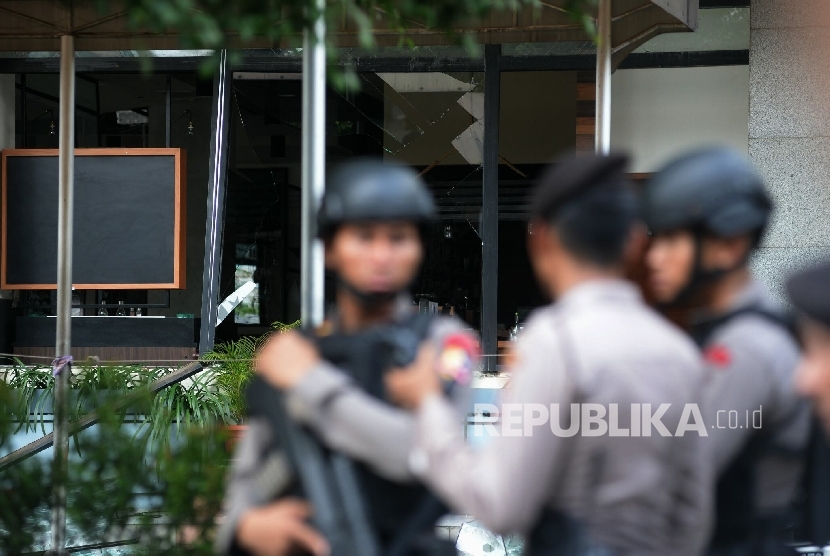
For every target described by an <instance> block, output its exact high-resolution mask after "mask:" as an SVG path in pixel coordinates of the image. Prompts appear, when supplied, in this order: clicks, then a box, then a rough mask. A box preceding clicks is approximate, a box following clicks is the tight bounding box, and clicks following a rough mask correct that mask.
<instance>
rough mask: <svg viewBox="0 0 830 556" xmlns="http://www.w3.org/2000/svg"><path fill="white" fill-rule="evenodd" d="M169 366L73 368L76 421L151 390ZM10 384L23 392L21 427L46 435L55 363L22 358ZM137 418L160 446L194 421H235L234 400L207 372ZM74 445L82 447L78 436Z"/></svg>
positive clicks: (18, 410)
mask: <svg viewBox="0 0 830 556" xmlns="http://www.w3.org/2000/svg"><path fill="white" fill-rule="evenodd" d="M169 372H170V369H167V368H164V367H141V366H138V365H87V364H81V365H76V366H73V367H72V373H73V374H72V378H71V380H70V415H69V419H70V421H75V420H77V419H79V418H80V417H82V416H83V415H85V414H87V413H89V412H91V411H93V410H95V409H97V408H99V407H101V406H102V405H103V404H105V403H106V402H110V401H114V400H116V399H118V398H120V397H122V396H124V395H126V394H127V393H129V392H131V391H135V390H140V389H142V388H147V387H148V386H149V385H150V384H151V383H153V382H154V381H156V380H158V379H160V378H161V377H163V376H164V375H165V374H167V373H169ZM7 380H8V382H9V386H11V388H12V389H14V391H15V393H16V394H17V403H16V404H15V414H16V415H17V420H18V431H19V430H24V431H25V432H31V431H36V430H37V429H38V428H39V429H40V431H41V433H42V434H46V432H47V431H46V426H45V423H46V421H47V416H48V415H50V414H51V412H52V400H53V397H54V386H55V381H54V379H53V377H52V369H51V367H38V366H35V367H29V366H26V365H23V364H22V363H20V362H18V364H17V365H16V366H15V367H13V368H12V369H11V370H10V371H8V375H7ZM151 400H152V401H151V402H150V403H149V404H148V405H146V406H145V407H144V408H143V409H142V410H141V413H140V414H137V415H136V416H135V418H136V419H138V422H139V425H140V427H139V429H140V430H141V431H144V430H145V429H146V430H147V431H148V434H147V435H146V436H144V437H142V438H144V441H145V442H147V443H149V445H151V446H153V447H154V448H155V449H157V450H162V449H164V448H165V447H166V446H167V445H168V444H169V442H170V440H171V434H170V433H171V430H172V433H173V434H172V438H173V439H175V438H176V437H177V436H178V435H179V434H180V433H181V431H182V430H183V429H184V428H187V427H189V426H190V425H192V424H193V423H207V422H213V421H217V422H222V423H231V422H233V420H234V417H233V414H232V407H231V402H232V400H230V399H229V398H228V396H227V395H225V391H224V390H223V389H222V388H221V387H220V386H219V385H218V384H217V383H216V376H215V373H214V372H212V371H210V370H205V371H202V372H200V373H198V374H197V375H195V376H194V377H193V378H191V379H189V380H186V381H184V382H182V383H179V384H174V385H172V386H168V387H167V388H165V389H163V390H161V391H160V392H158V393H157V394H156V395H155V396H153V397H152V398H151ZM72 441H73V445H74V447H75V449H76V451H77V450H79V446H78V440H77V437H76V436H73V437H72Z"/></svg>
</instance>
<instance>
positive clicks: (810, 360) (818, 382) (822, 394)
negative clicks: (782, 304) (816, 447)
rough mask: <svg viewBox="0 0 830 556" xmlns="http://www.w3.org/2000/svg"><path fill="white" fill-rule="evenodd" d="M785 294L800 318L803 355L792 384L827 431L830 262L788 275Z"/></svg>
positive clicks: (829, 410)
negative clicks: (790, 276) (801, 322)
mask: <svg viewBox="0 0 830 556" xmlns="http://www.w3.org/2000/svg"><path fill="white" fill-rule="evenodd" d="M787 293H788V294H789V297H790V301H791V302H792V304H793V305H794V306H795V307H796V308H797V309H798V310H799V311H800V312H801V314H802V315H803V317H804V318H803V324H802V327H801V330H802V338H803V342H804V356H803V358H802V360H801V365H799V367H798V372H797V374H796V385H797V387H798V390H799V392H801V393H802V394H804V395H805V396H809V397H810V399H811V400H812V401H813V406H814V409H815V412H816V413H817V414H818V416H819V418H820V419H821V421H822V424H823V425H824V428H825V429H826V430H827V431H828V432H830V262H825V263H823V264H821V265H818V266H816V267H814V268H811V269H809V270H805V271H802V272H800V273H798V274H796V275H795V276H793V277H792V278H790V279H789V280H788V281H787Z"/></svg>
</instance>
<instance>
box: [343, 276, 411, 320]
mask: <svg viewBox="0 0 830 556" xmlns="http://www.w3.org/2000/svg"><path fill="white" fill-rule="evenodd" d="M337 285H338V286H339V287H341V288H343V289H344V290H345V291H347V292H349V293H350V294H351V295H352V296H354V297H355V299H357V301H358V303H360V306H361V307H362V308H363V309H364V310H365V311H376V310H378V309H380V308H381V307H383V306H384V305H386V304H387V303H391V302H392V301H394V300H395V299H396V298H397V297H398V296H399V295H400V294H401V292H403V291H404V290H403V289H401V290H397V291H391V292H367V291H364V290H361V289H360V288H358V287H357V286H355V285H354V284H352V283H351V282H349V281H348V280H344V279H343V278H342V277H341V276H340V275H338V276H337Z"/></svg>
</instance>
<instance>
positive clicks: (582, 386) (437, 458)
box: [410, 280, 713, 556]
mask: <svg viewBox="0 0 830 556" xmlns="http://www.w3.org/2000/svg"><path fill="white" fill-rule="evenodd" d="M703 378H704V370H703V366H702V362H701V360H700V356H699V352H698V350H697V349H696V348H695V346H694V345H693V343H692V342H691V341H690V340H689V339H688V337H686V336H685V335H684V334H682V333H681V331H680V330H678V329H676V328H675V327H674V326H673V325H671V324H669V323H668V322H667V321H666V320H664V319H663V318H662V317H661V316H659V315H658V314H657V313H655V312H654V311H652V310H651V309H650V308H648V307H647V306H646V305H645V304H644V303H643V301H642V299H641V297H640V294H639V291H638V290H637V289H636V288H635V287H634V286H633V285H632V284H630V283H628V282H625V281H622V280H603V281H593V282H588V283H584V284H581V285H578V286H576V287H574V288H573V289H571V290H570V291H568V292H566V293H565V295H564V296H562V298H561V299H560V300H559V301H558V302H557V303H556V304H554V305H552V306H548V307H546V308H543V309H541V310H539V311H537V312H536V313H535V314H534V315H533V317H532V318H531V319H530V321H529V323H528V325H527V327H526V328H525V331H524V334H523V335H522V337H521V338H520V339H519V340H518V343H517V360H516V363H515V365H514V367H513V376H512V378H511V381H510V387H509V390H508V391H507V392H505V400H504V402H505V403H511V404H519V405H518V406H513V407H520V408H523V407H528V404H537V405H541V406H548V407H549V408H551V409H550V413H551V414H553V413H557V412H558V418H559V421H558V423H559V425H560V426H561V428H562V429H567V428H568V426H566V425H565V423H566V422H569V421H568V419H569V415H570V412H571V405H570V404H572V403H581V404H582V406H581V407H586V406H585V404H600V405H603V406H605V407H607V408H610V406H611V404H617V407H618V412H617V419H616V421H617V422H616V423H615V424H616V426H617V429H618V431H622V430H623V429H629V433H630V431H631V430H638V431H639V432H640V433H642V434H641V436H633V435H631V436H610V435H608V434H605V435H602V436H596V437H592V436H585V435H584V434H585V433H584V430H583V429H584V427H585V424H584V423H581V424H580V425H581V426H582V427H583V429H581V432H579V433H577V434H575V435H573V436H566V435H563V434H553V433H552V432H551V428H550V426H549V423H547V422H546V423H544V424H541V425H538V426H537V427H536V428H533V429H532V435H530V436H528V435H524V434H523V430H522V428H523V427H522V426H521V425H520V426H516V427H513V432H514V433H515V432H516V429H519V430H518V435H505V434H504V433H505V429H504V428H502V429H500V430H501V434H500V436H498V437H495V438H492V439H490V440H489V441H488V443H487V444H485V446H483V447H481V448H478V449H475V448H473V447H471V446H468V445H466V444H465V441H464V438H463V436H462V433H461V427H460V426H459V423H458V421H457V418H456V413H455V412H454V411H453V408H452V407H451V405H450V404H448V403H447V402H446V401H445V400H443V399H441V398H439V397H430V398H428V399H427V400H425V401H424V403H423V405H422V406H421V408H420V410H419V411H418V413H417V430H416V438H415V449H414V450H413V452H412V456H411V458H410V463H411V466H412V468H413V471H414V472H415V473H416V474H417V475H418V476H420V477H421V478H422V479H423V480H424V482H425V483H426V484H427V485H428V486H430V487H432V489H433V491H434V492H435V493H436V494H438V495H439V496H440V497H442V498H443V499H444V500H445V502H447V503H448V504H449V505H450V507H451V508H452V509H453V510H454V511H456V512H458V513H462V514H471V515H475V516H476V517H477V518H478V519H479V520H481V521H482V523H483V524H484V525H485V526H486V527H488V528H490V529H491V530H493V531H494V532H497V533H509V532H519V533H527V532H528V531H530V530H531V528H532V527H533V526H534V524H535V523H536V520H537V519H538V517H539V515H540V513H541V511H542V510H543V508H545V507H548V508H552V509H554V510H558V511H560V512H563V513H565V514H567V515H569V516H572V517H576V518H578V519H580V520H581V521H582V523H583V524H585V525H586V526H587V530H588V533H589V535H591V536H592V537H593V538H594V540H595V541H597V542H599V543H600V544H602V545H604V546H605V547H606V548H609V549H611V551H612V553H614V554H619V555H634V554H636V555H638V556H642V555H654V556H658V555H659V556H665V555H667V554H671V555H672V556H682V555H687V554H688V555H695V554H700V553H701V552H702V550H703V548H704V546H705V544H706V541H707V540H708V537H709V531H710V526H711V512H712V490H713V478H712V477H713V474H712V471H711V466H710V459H711V458H710V457H709V455H708V454H707V452H706V449H705V444H704V442H703V441H704V440H705V438H703V437H701V436H700V435H699V434H698V433H697V432H687V433H685V434H684V435H683V436H682V437H675V436H673V435H675V433H676V432H677V427H678V424H679V423H680V422H681V421H683V419H682V415H681V414H682V412H683V411H684V409H685V407H686V405H687V404H696V403H699V402H700V401H701V396H702V388H703ZM632 404H651V406H650V411H649V413H650V414H651V415H653V414H654V413H656V412H657V411H658V408H659V406H660V405H661V404H671V405H670V407H669V409H668V410H667V411H665V413H663V414H662V417H661V419H660V421H661V423H662V424H663V426H664V427H666V428H667V429H668V432H669V433H670V435H672V436H668V437H664V436H661V434H659V433H658V432H657V429H656V427H655V428H651V429H649V435H648V436H645V435H644V434H645V429H646V428H648V427H650V426H651V425H650V424H649V426H648V427H647V426H645V425H644V422H645V419H642V421H643V423H641V424H640V426H637V423H636V421H637V420H640V419H637V416H640V417H642V415H641V410H642V409H643V406H642V405H641V406H635V405H632ZM507 407H508V406H505V405H503V406H502V415H501V419H502V421H504V420H505V418H506V417H507V415H506V414H505V413H504V411H505V410H506V409H507ZM554 408H555V409H554ZM519 411H520V412H521V410H519ZM609 413H610V409H609ZM514 417H515V413H514ZM609 421H610V419H609V416H608V415H607V416H606V423H609ZM570 423H571V424H572V421H571V422H570ZM524 425H525V426H526V425H527V423H524ZM609 426H610V423H609ZM497 430H499V429H497ZM618 434H624V433H619V432H618Z"/></svg>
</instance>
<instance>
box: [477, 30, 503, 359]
mask: <svg viewBox="0 0 830 556" xmlns="http://www.w3.org/2000/svg"><path fill="white" fill-rule="evenodd" d="M500 56H501V45H498V44H488V45H486V46H485V47H484V151H483V158H482V162H483V166H484V175H483V178H482V184H481V193H482V194H481V197H482V200H481V353H482V354H483V355H484V356H485V357H484V370H485V371H495V370H496V363H497V361H496V357H495V356H496V355H497V354H498V334H497V328H498V323H497V321H498V294H499V108H500V103H501V68H500V67H499V66H500V63H499V58H500Z"/></svg>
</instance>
